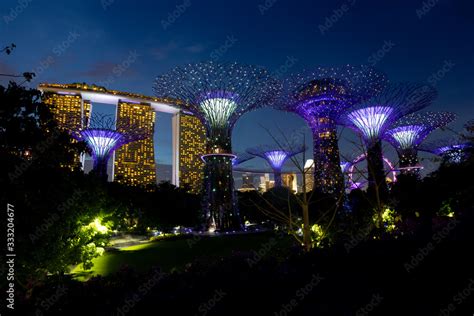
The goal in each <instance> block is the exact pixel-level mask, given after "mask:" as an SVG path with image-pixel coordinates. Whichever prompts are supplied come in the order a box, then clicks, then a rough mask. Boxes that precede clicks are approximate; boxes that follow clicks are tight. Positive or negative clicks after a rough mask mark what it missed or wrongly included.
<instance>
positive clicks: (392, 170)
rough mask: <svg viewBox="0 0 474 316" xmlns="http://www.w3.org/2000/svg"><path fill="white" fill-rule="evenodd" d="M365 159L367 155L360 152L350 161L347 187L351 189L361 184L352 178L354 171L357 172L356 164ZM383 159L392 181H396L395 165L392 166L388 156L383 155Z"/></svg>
mask: <svg viewBox="0 0 474 316" xmlns="http://www.w3.org/2000/svg"><path fill="white" fill-rule="evenodd" d="M365 159H367V155H366V154H361V155H359V156H358V157H356V158H355V159H354V161H352V163H351V165H350V167H349V169H348V172H347V173H348V178H349V185H350V186H349V188H350V189H351V190H352V189H354V188H356V189H358V188H360V186H361V183H360V182H356V181H355V179H354V173H357V172H356V171H357V169H356V165H357V164H358V163H360V162H362V161H364V160H365ZM383 161H384V162H385V164H387V166H388V168H389V170H390V172H389V174H391V175H392V181H393V182H397V172H396V170H395V167H394V166H393V164H392V163H391V162H390V160H388V158H386V157H383Z"/></svg>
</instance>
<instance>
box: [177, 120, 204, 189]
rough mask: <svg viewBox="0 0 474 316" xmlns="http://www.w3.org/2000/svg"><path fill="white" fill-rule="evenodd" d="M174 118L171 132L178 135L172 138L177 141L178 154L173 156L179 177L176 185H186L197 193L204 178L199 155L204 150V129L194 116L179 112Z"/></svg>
mask: <svg viewBox="0 0 474 316" xmlns="http://www.w3.org/2000/svg"><path fill="white" fill-rule="evenodd" d="M174 119H175V122H174V124H173V126H174V129H175V130H174V131H173V134H175V133H176V135H178V137H174V139H175V140H176V141H177V142H179V144H178V145H177V147H178V151H177V154H178V156H177V157H175V159H176V160H177V162H176V163H177V165H178V177H179V179H178V181H177V185H178V186H181V187H186V186H187V187H189V189H190V191H191V192H193V193H199V192H200V191H201V189H202V183H203V179H204V162H203V161H202V159H201V156H202V155H203V154H205V152H206V130H205V128H204V126H203V125H202V123H201V121H199V119H198V118H196V117H195V116H192V115H188V114H184V113H181V114H178V115H177V116H176V117H175V118H174ZM173 146H176V145H175V144H174V145H173Z"/></svg>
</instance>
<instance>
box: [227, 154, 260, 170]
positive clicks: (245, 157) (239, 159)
mask: <svg viewBox="0 0 474 316" xmlns="http://www.w3.org/2000/svg"><path fill="white" fill-rule="evenodd" d="M234 155H235V159H234V160H232V166H233V167H237V166H238V165H240V164H243V163H244V162H246V161H249V160H251V159H253V158H255V156H254V155H251V154H249V153H235V154H234Z"/></svg>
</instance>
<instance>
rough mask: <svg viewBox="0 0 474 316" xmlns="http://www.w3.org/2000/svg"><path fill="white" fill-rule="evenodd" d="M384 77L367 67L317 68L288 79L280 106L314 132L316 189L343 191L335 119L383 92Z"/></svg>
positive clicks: (327, 191) (337, 193)
mask: <svg viewBox="0 0 474 316" xmlns="http://www.w3.org/2000/svg"><path fill="white" fill-rule="evenodd" d="M385 85H386V79H385V76H384V75H383V74H381V73H379V72H377V71H375V70H374V69H371V68H369V67H366V66H361V67H352V66H349V65H347V66H342V67H338V68H316V69H315V70H313V71H305V72H301V73H298V74H296V75H294V76H291V77H290V78H288V79H287V80H286V81H285V84H284V93H283V94H282V95H283V96H282V98H281V102H278V107H279V108H280V109H282V110H286V111H290V112H294V113H296V114H298V115H300V116H301V117H302V118H303V119H304V120H306V122H307V123H308V125H309V126H310V128H311V130H312V133H313V144H314V150H313V153H314V161H315V168H314V170H315V172H314V185H315V189H316V190H318V191H320V192H323V193H329V194H334V195H336V196H337V195H339V194H343V192H344V177H343V175H342V172H341V167H340V159H339V148H338V137H337V127H336V122H337V121H338V118H339V117H340V116H341V115H342V114H343V113H344V111H346V110H347V109H348V108H349V107H350V106H352V105H353V104H355V103H357V102H361V101H363V100H366V99H368V98H370V97H372V96H373V95H375V94H376V93H378V92H380V91H381V90H382V89H383V88H384V86H385Z"/></svg>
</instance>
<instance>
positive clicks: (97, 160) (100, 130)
mask: <svg viewBox="0 0 474 316" xmlns="http://www.w3.org/2000/svg"><path fill="white" fill-rule="evenodd" d="M69 130H70V133H71V135H72V136H73V137H74V138H75V139H76V140H78V141H84V142H85V143H86V144H87V146H88V148H89V149H90V151H91V155H92V159H93V161H94V165H93V172H94V173H96V174H98V175H99V176H100V177H103V178H107V163H108V161H109V159H110V157H111V155H112V154H113V152H114V151H115V150H117V149H118V148H120V147H121V146H123V145H125V144H128V143H131V142H134V141H137V140H141V139H145V138H147V137H150V132H149V129H146V128H140V126H138V125H130V124H128V123H126V122H125V121H121V122H119V123H117V124H116V123H115V119H114V117H112V116H110V115H103V114H94V115H92V116H91V118H90V119H87V118H85V119H84V124H83V128H80V129H75V128H71V129H69Z"/></svg>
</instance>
